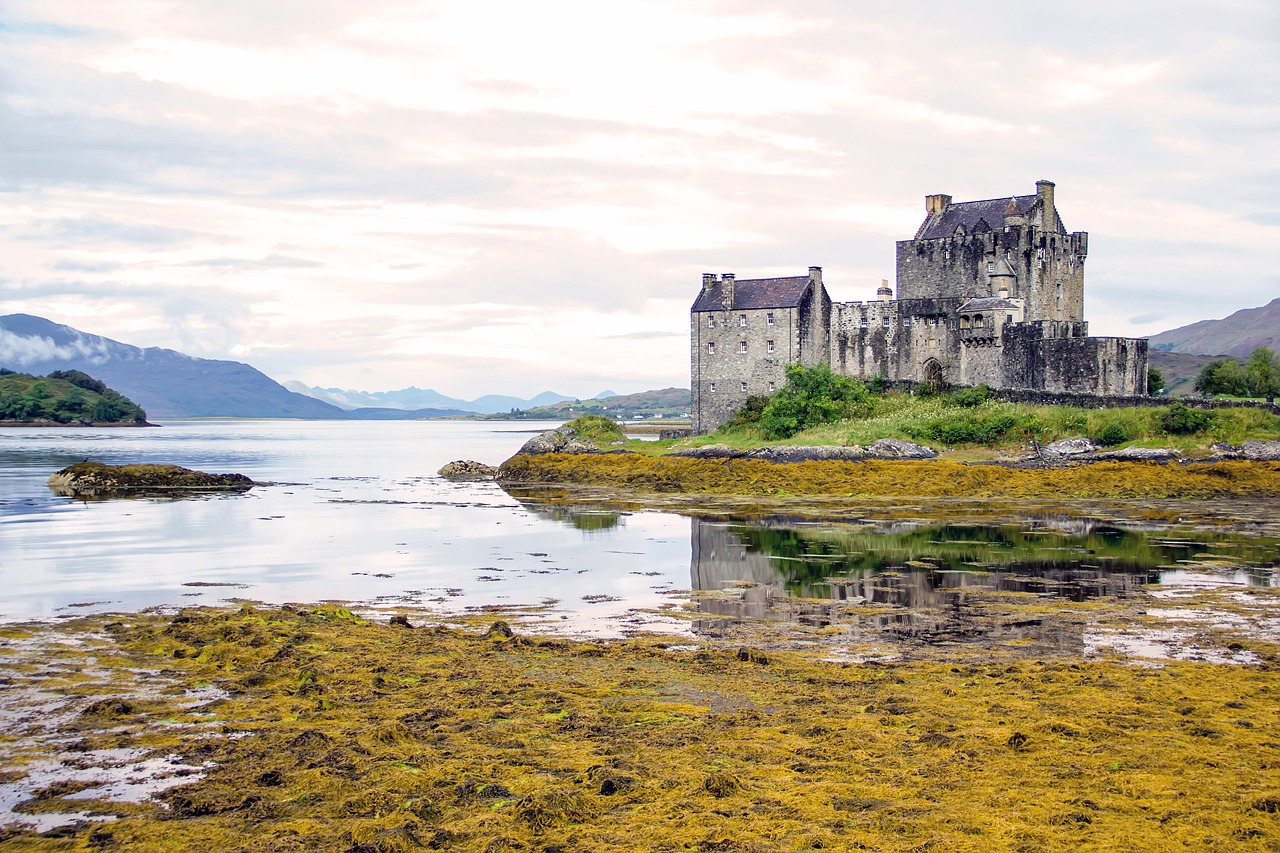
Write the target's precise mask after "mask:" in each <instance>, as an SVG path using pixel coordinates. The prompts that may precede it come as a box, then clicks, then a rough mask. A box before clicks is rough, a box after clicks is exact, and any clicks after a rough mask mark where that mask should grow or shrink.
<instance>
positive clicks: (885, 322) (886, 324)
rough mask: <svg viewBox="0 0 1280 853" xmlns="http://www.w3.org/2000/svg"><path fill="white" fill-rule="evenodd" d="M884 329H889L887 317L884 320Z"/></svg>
mask: <svg viewBox="0 0 1280 853" xmlns="http://www.w3.org/2000/svg"><path fill="white" fill-rule="evenodd" d="M884 327H885V328H886V329H887V328H889V318H888V317H885V318H884Z"/></svg>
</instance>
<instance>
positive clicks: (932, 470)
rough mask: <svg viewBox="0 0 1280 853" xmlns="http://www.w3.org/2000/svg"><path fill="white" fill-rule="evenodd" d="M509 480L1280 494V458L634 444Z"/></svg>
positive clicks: (557, 460) (780, 490) (549, 460)
mask: <svg viewBox="0 0 1280 853" xmlns="http://www.w3.org/2000/svg"><path fill="white" fill-rule="evenodd" d="M499 478H500V480H501V481H502V482H503V483H504V484H513V485H514V484H521V485H526V484H560V485H575V486H597V487H605V488H614V489H619V490H624V491H626V492H629V493H646V492H647V493H656V494H662V493H668V492H685V493H692V494H725V495H769V496H808V495H833V496H840V497H884V496H908V497H953V498H963V497H974V498H986V497H992V498H1022V497H1026V498H1032V497H1041V498H1071V497H1079V498H1193V497H1194V498H1205V497H1224V496H1231V495H1249V496H1261V495H1280V462H1217V463H1200V464H1191V465H1179V464H1169V465H1158V464H1151V463H1143V462H1099V463H1096V464H1092V465H1087V466H1081V467H1073V468H1058V469H1049V470H1020V469H1009V468H1003V467H998V466H993V465H962V464H959V463H956V462H948V461H923V462H917V461H875V462H836V461H822V462H799V463H794V464H787V465H779V464H775V463H773V462H766V461H763V460H755V459H732V460H725V459H689V458H678V457H662V456H645V455H641V454H635V453H618V454H591V455H569V454H555V453H548V454H543V455H540V456H524V455H520V456H514V457H512V458H511V459H509V460H507V461H506V462H504V463H503V465H502V467H501V469H500V473H499Z"/></svg>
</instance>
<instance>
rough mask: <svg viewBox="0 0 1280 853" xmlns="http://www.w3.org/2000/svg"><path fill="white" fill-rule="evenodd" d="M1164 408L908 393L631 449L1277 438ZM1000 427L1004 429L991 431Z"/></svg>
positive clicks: (1227, 414)
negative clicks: (854, 415)
mask: <svg viewBox="0 0 1280 853" xmlns="http://www.w3.org/2000/svg"><path fill="white" fill-rule="evenodd" d="M1193 411H1195V410H1193ZM1169 412H1170V407H1169V406H1152V407H1134V408H1109V409H1084V408H1078V407H1074V406H1045V405H1033V404H1029V403H1007V402H1002V401H998V400H987V401H985V402H982V403H980V404H979V405H977V406H965V405H959V404H957V403H953V402H952V401H951V400H950V399H949V398H948V397H945V396H935V397H911V396H908V395H906V394H900V393H893V394H887V395H884V396H882V397H875V398H873V404H872V406H871V410H870V413H869V414H868V415H867V416H866V417H862V418H858V419H853V420H843V421H839V422H836V423H829V424H822V425H820V426H816V427H812V428H810V429H807V430H805V431H803V432H800V433H797V434H796V435H795V436H793V437H791V438H789V439H787V440H786V441H785V442H772V441H768V440H767V439H765V437H764V433H763V432H762V431H761V430H760V429H759V428H758V427H756V426H755V425H751V424H747V425H739V426H732V427H725V428H722V429H721V430H719V431H717V432H715V433H712V434H710V435H705V436H697V437H694V438H691V439H684V440H681V441H662V442H636V443H634V444H633V449H637V450H641V451H647V452H663V451H665V450H666V449H669V448H671V447H672V446H674V445H679V446H681V447H689V446H702V445H707V444H727V445H730V446H731V447H736V448H741V449H751V448H754V447H762V446H765V445H769V444H778V443H785V444H800V445H851V444H860V445H864V446H865V445H868V444H871V443H872V442H874V441H876V440H877V439H881V438H903V439H908V440H911V441H918V442H920V443H922V444H928V445H930V446H933V447H958V448H964V447H985V448H994V449H1001V448H1003V449H1008V448H1017V447H1021V446H1023V445H1025V444H1027V443H1029V442H1030V441H1032V440H1033V439H1034V440H1036V441H1038V442H1040V443H1042V444H1047V443H1049V442H1052V441H1057V440H1059V439H1063V438H1082V437H1083V438H1092V439H1097V438H1098V437H1099V436H1101V435H1102V434H1103V432H1104V431H1105V430H1107V429H1108V428H1119V429H1122V430H1123V431H1124V434H1125V435H1127V436H1129V440H1128V441H1126V442H1122V443H1121V444H1119V445H1117V446H1118V447H1125V446H1130V445H1136V446H1140V447H1174V448H1178V449H1180V450H1193V449H1197V448H1204V447H1207V446H1208V445H1210V444H1212V443H1214V442H1219V441H1226V442H1230V443H1232V444H1239V443H1240V442H1242V441H1244V440H1245V439H1250V438H1252V439H1259V440H1275V439H1280V417H1277V416H1276V415H1273V414H1271V413H1269V412H1264V411H1260V410H1258V409H1216V410H1212V411H1206V414H1208V415H1209V418H1208V424H1207V425H1206V426H1205V428H1203V429H1201V430H1199V431H1197V432H1192V433H1189V434H1174V433H1170V432H1168V431H1166V430H1165V429H1164V428H1163V427H1162V421H1163V420H1164V419H1165V418H1166V416H1167V415H1168V414H1169ZM1001 425H1007V428H1006V429H1004V430H998V429H996V427H999V426H1001ZM984 430H985V431H984ZM1113 431H1114V429H1113ZM997 433H998V434H997ZM641 445H642V446H641Z"/></svg>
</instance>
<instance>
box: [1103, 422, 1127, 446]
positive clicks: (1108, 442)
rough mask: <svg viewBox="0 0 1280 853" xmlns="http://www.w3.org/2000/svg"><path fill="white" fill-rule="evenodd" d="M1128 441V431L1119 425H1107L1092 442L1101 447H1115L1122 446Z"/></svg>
mask: <svg viewBox="0 0 1280 853" xmlns="http://www.w3.org/2000/svg"><path fill="white" fill-rule="evenodd" d="M1129 440H1130V439H1129V431H1128V430H1126V429H1125V428H1124V427H1122V426H1121V425H1120V424H1107V425H1106V426H1104V427H1103V428H1102V431H1101V432H1099V433H1098V435H1097V436H1096V437H1095V438H1094V441H1096V442H1097V443H1098V444H1101V445H1102V446H1103V447H1115V446H1116V445H1117V444H1124V443H1125V442H1126V441H1129Z"/></svg>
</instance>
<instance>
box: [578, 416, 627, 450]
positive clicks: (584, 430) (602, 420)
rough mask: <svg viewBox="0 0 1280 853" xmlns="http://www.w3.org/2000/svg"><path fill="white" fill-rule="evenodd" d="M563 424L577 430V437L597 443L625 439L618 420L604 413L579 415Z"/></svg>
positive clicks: (602, 443) (603, 443) (608, 442)
mask: <svg viewBox="0 0 1280 853" xmlns="http://www.w3.org/2000/svg"><path fill="white" fill-rule="evenodd" d="M565 426H566V427H570V428H572V429H573V430H574V431H575V432H577V434H578V437H579V438H582V439H584V440H586V441H590V442H594V443H595V444H599V445H605V444H611V443H613V442H615V441H626V436H624V435H623V434H622V428H621V427H619V426H618V422H617V421H615V420H613V419H611V418H606V417H605V416H604V415H579V416H578V417H576V418H574V419H573V420H571V421H569V422H568V423H567V424H565Z"/></svg>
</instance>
